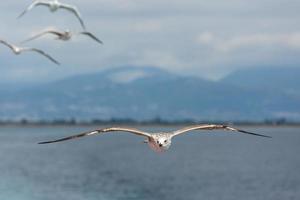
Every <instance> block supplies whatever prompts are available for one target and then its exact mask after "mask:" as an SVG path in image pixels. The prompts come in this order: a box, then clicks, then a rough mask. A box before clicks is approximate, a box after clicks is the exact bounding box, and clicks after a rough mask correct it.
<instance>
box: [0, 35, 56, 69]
mask: <svg viewBox="0 0 300 200" xmlns="http://www.w3.org/2000/svg"><path fill="white" fill-rule="evenodd" d="M0 43H1V44H4V45H5V46H7V47H9V48H10V49H11V50H12V51H13V52H14V53H15V54H16V55H19V54H21V53H22V52H26V51H33V52H37V53H39V54H41V55H43V56H45V57H47V58H48V59H49V60H51V61H52V62H54V63H55V64H57V65H60V63H59V62H58V61H56V60H55V59H54V58H52V57H51V56H50V55H48V54H46V53H45V52H44V51H42V50H40V49H36V48H28V47H18V46H15V45H13V44H10V43H8V42H6V41H4V40H0Z"/></svg>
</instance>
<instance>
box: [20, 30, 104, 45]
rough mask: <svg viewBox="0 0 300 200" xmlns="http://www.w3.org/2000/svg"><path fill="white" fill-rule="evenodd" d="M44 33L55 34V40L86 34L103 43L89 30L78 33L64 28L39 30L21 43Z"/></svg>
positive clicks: (66, 39)
mask: <svg viewBox="0 0 300 200" xmlns="http://www.w3.org/2000/svg"><path fill="white" fill-rule="evenodd" d="M46 34H52V35H56V36H57V38H56V39H57V40H62V41H68V40H70V39H71V38H72V37H73V36H74V35H86V36H88V37H90V38H91V39H93V40H95V41H96V42H98V43H100V44H103V42H102V41H101V40H99V39H98V38H97V37H96V36H95V35H94V34H92V33H91V32H87V31H82V32H78V33H75V34H74V33H72V32H71V31H69V30H66V31H56V30H47V31H44V32H41V33H39V34H37V35H35V36H33V37H31V38H29V39H27V40H25V41H23V42H22V43H25V42H29V41H31V40H34V39H37V38H39V37H42V36H44V35H46Z"/></svg>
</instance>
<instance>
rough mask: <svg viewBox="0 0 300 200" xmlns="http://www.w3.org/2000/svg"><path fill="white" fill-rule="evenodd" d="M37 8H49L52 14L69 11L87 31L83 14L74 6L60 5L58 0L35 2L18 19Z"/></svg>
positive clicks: (39, 0)
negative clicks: (59, 10) (63, 10)
mask: <svg viewBox="0 0 300 200" xmlns="http://www.w3.org/2000/svg"><path fill="white" fill-rule="evenodd" d="M36 6H47V7H48V8H49V10H50V11H51V12H55V11H57V10H58V9H65V10H68V11H70V12H72V13H73V14H74V15H75V16H76V17H77V19H78V20H79V22H80V24H81V26H82V28H83V29H85V25H84V22H83V20H82V17H81V14H80V13H79V11H78V9H77V8H76V7H75V6H72V5H68V4H64V3H60V2H59V1H58V0H35V1H34V2H32V3H31V4H30V5H29V6H28V7H27V8H26V9H25V10H24V11H23V12H22V13H21V14H20V15H19V16H18V18H20V17H22V16H23V15H25V13H27V12H28V11H30V10H31V9H33V8H34V7H36Z"/></svg>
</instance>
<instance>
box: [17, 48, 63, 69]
mask: <svg viewBox="0 0 300 200" xmlns="http://www.w3.org/2000/svg"><path fill="white" fill-rule="evenodd" d="M21 51H33V52H37V53H39V54H41V55H43V56H45V57H46V58H48V59H49V60H51V61H52V62H54V63H55V64H57V65H60V63H59V62H58V61H57V60H55V59H54V58H52V57H51V56H50V55H48V54H47V53H45V52H44V51H42V50H40V49H36V48H22V49H21Z"/></svg>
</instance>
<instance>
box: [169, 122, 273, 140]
mask: <svg viewBox="0 0 300 200" xmlns="http://www.w3.org/2000/svg"><path fill="white" fill-rule="evenodd" d="M216 129H221V130H227V131H237V132H241V133H246V134H250V135H256V136H261V137H268V138H271V137H270V136H267V135H261V134H257V133H252V132H248V131H244V130H240V129H236V128H232V127H230V126H226V125H216V124H204V125H196V126H191V127H186V128H183V129H180V130H177V131H174V132H173V133H172V137H174V136H177V135H180V134H182V133H185V132H188V131H194V130H216Z"/></svg>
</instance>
